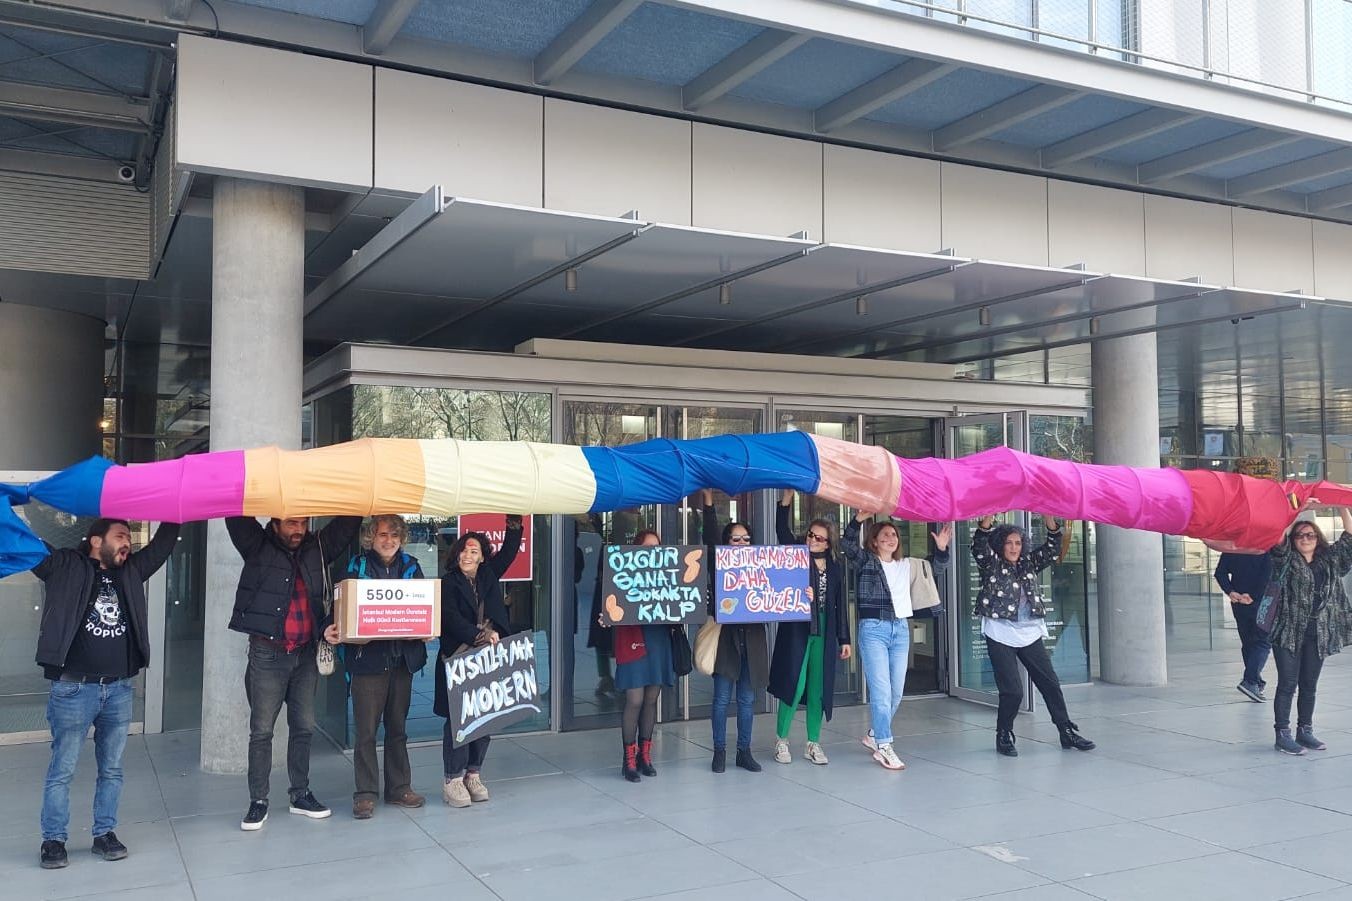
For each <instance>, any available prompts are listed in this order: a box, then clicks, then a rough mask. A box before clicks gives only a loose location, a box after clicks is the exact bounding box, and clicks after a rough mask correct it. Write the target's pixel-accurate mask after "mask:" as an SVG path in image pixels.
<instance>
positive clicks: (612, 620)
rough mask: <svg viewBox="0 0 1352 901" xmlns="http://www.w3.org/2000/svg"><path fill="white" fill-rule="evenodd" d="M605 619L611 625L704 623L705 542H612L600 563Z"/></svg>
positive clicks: (706, 613)
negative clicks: (678, 543) (631, 543)
mask: <svg viewBox="0 0 1352 901" xmlns="http://www.w3.org/2000/svg"><path fill="white" fill-rule="evenodd" d="M601 562H602V564H603V567H602V576H601V599H602V613H601V615H602V618H603V619H604V620H605V622H606V625H608V626H653V625H667V624H672V623H702V622H704V621H705V620H706V619H708V616H709V615H708V611H707V610H706V608H705V605H706V603H707V602H706V600H705V588H706V586H707V585H708V580H709V577H708V574H707V572H706V571H705V565H706V561H705V551H704V547H703V546H702V545H655V546H650V547H641V546H639V545H609V546H607V547H606V552H605V558H604V559H603V560H602V561H601Z"/></svg>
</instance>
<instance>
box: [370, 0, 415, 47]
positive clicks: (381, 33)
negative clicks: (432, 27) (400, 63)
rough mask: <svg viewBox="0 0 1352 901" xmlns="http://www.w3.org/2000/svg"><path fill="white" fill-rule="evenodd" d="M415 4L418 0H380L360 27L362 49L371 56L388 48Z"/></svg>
mask: <svg viewBox="0 0 1352 901" xmlns="http://www.w3.org/2000/svg"><path fill="white" fill-rule="evenodd" d="M417 5H418V0H380V2H379V3H378V4H376V8H375V9H373V10H371V17H370V18H369V19H367V20H366V24H365V25H363V26H362V27H361V46H362V49H363V50H365V51H366V52H367V53H370V54H372V55H373V56H379V55H380V54H382V53H384V52H385V51H386V50H388V49H389V47H390V41H393V40H394V36H395V35H396V34H398V33H399V29H401V28H403V27H404V23H405V22H407V21H408V17H409V15H410V14H412V12H413V10H414V8H415V7H416V6H417Z"/></svg>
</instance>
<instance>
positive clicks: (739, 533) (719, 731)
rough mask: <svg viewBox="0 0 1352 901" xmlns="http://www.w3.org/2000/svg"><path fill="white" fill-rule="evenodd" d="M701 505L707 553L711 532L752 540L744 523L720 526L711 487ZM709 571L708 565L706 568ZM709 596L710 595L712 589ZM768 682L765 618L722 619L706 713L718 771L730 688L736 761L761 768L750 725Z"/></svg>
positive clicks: (724, 753)
mask: <svg viewBox="0 0 1352 901" xmlns="http://www.w3.org/2000/svg"><path fill="white" fill-rule="evenodd" d="M700 497H701V500H702V501H703V506H704V521H703V526H704V541H705V543H706V544H708V545H709V546H710V548H711V549H710V551H709V558H710V559H711V560H712V559H713V556H714V553H713V550H712V547H713V544H714V535H718V536H719V544H724V545H748V544H751V543H752V541H751V529H750V528H749V527H748V526H747V525H746V523H741V522H730V523H728V524H727V525H726V526H724V527H723V531H722V532H721V533H720V532H719V531H718V514H717V512H716V511H715V510H714V495H713V492H712V491H710V490H709V489H707V488H705V489H704V490H703V491H701V492H700ZM709 572H710V574H711V575H712V573H713V569H712V567H711V568H710V570H709ZM711 597H712V595H711ZM769 684H770V641H769V639H768V638H767V636H766V633H765V624H764V623H746V624H741V625H735V626H734V625H725V626H723V627H722V629H720V630H719V633H718V654H717V656H716V657H715V658H714V700H713V708H712V710H711V712H710V718H711V720H712V722H713V733H714V735H713V738H714V759H713V764H712V766H711V769H712V770H713V771H714V772H715V773H721V772H723V771H725V770H726V769H727V766H728V759H727V758H728V704H729V703H730V702H731V701H732V696H733V689H734V688H735V689H736V694H737V758H736V763H737V766H739V767H741V768H742V769H744V770H747V771H749V772H752V773H759V772H760V771H761V765H760V764H759V763H757V762H756V758H755V757H753V756H752V754H751V727H752V725H753V723H754V722H755V716H756V696H757V695H759V694H762V693H763V692H764V691H765V688H766V686H768V685H769Z"/></svg>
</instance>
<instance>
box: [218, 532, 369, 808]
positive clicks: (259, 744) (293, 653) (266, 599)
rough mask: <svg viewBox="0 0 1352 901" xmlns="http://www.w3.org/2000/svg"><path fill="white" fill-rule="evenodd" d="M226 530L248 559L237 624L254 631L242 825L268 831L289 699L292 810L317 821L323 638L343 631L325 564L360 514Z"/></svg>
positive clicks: (333, 639) (247, 679)
mask: <svg viewBox="0 0 1352 901" xmlns="http://www.w3.org/2000/svg"><path fill="white" fill-rule="evenodd" d="M225 526H226V530H227V531H228V532H229V533H230V540H231V541H232V542H233V543H234V545H235V549H236V550H238V551H239V554H240V556H241V557H243V558H244V568H243V570H241V572H240V574H239V589H238V590H237V591H236V592H235V611H234V614H233V615H232V616H231V617H230V628H231V629H234V630H235V631H237V632H244V633H245V634H247V635H248V636H249V663H248V667H247V668H246V669H245V671H244V691H245V693H246V694H247V695H248V698H249V810H248V812H247V813H246V814H245V815H244V819H243V820H242V821H241V822H240V828H241V829H244V830H246V831H252V830H255V829H261V828H262V826H263V823H264V822H265V821H266V820H267V818H268V777H269V774H270V773H271V771H272V730H273V727H274V726H275V725H276V723H277V716H278V714H280V713H281V711H282V704H283V703H285V704H286V716H287V723H288V724H289V725H290V727H291V734H290V738H289V739H288V741H287V746H286V770H287V775H288V776H289V777H290V780H291V786H290V789H289V790H288V794H289V796H290V801H291V803H290V810H291V812H292V813H295V814H300V815H301V816H306V817H311V818H313V819H322V818H324V817H327V816H329V814H330V813H331V811H330V810H329V809H328V808H327V807H325V806H324V805H323V804H321V803H320V802H319V801H318V800H317V799H316V798H315V796H314V794H313V793H312V792H311V791H310V739H311V737H312V735H313V734H314V728H315V690H316V689H317V688H318V686H319V670H318V669H317V668H316V666H315V652H316V650H317V648H318V646H319V642H320V641H328V642H329V643H330V644H336V643H337V641H338V630H337V628H336V627H335V626H333V625H332V622H331V619H332V616H331V614H330V612H329V611H328V610H327V609H326V606H327V604H326V600H327V599H326V598H325V593H326V592H325V585H326V578H325V568H326V567H328V566H329V565H330V564H331V563H333V562H334V561H335V560H336V559H337V558H338V557H339V556H340V555H345V553H346V551H347V549H348V546H349V545H351V544H352V541H353V539H354V538H356V536H357V531H358V530H359V529H360V528H361V517H360V516H340V517H337V518H336V519H334V520H333V521H332V522H330V523H329V524H328V525H326V526H325V527H324V528H322V529H320V530H319V531H318V532H312V531H310V524H309V522H308V520H304V519H274V520H271V521H270V522H269V523H268V524H267V526H261V525H259V523H258V520H256V519H254V518H253V517H252V516H236V517H231V518H228V519H226V521H225Z"/></svg>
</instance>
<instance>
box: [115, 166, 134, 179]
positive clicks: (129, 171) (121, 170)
mask: <svg viewBox="0 0 1352 901" xmlns="http://www.w3.org/2000/svg"><path fill="white" fill-rule="evenodd" d="M117 180H118V181H125V182H133V181H136V167H135V166H133V165H132V164H131V163H123V164H122V165H121V166H118V167H117Z"/></svg>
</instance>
